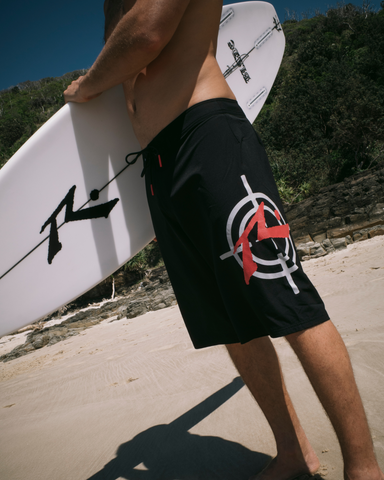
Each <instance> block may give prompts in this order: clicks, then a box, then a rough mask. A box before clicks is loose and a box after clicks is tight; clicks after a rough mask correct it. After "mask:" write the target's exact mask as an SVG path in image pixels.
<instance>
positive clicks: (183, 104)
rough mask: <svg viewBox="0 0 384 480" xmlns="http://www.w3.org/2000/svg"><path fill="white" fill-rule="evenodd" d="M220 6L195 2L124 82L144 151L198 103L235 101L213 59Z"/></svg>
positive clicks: (218, 2) (216, 2)
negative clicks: (144, 63) (141, 67)
mask: <svg viewBox="0 0 384 480" xmlns="http://www.w3.org/2000/svg"><path fill="white" fill-rule="evenodd" d="M221 7H222V2H221V0H191V1H190V4H189V5H188V7H187V9H186V11H185V13H184V16H183V18H182V20H181V22H180V24H179V25H178V28H177V30H176V32H175V34H174V35H173V37H172V39H171V40H170V42H169V43H168V44H167V45H166V47H165V48H164V49H163V50H162V51H161V53H160V55H159V56H158V57H157V58H156V59H155V60H154V61H153V62H151V63H150V64H149V65H148V66H147V67H146V68H145V69H144V70H143V71H142V72H140V73H139V74H138V75H137V76H136V77H135V78H133V79H130V80H128V81H126V82H125V83H124V84H123V86H124V93H125V98H126V102H127V108H128V113H129V116H130V118H131V121H132V124H133V128H134V130H135V134H136V136H137V138H138V140H139V142H140V144H141V145H142V147H145V146H146V145H147V144H148V143H149V142H150V141H151V140H152V139H153V138H154V137H155V136H156V135H157V134H158V133H159V132H160V131H161V130H162V129H163V128H164V127H166V126H167V125H168V124H169V123H170V122H171V121H172V120H174V119H175V118H176V117H177V116H178V115H180V114H181V113H182V112H183V111H184V110H186V109H187V108H188V107H190V106H192V105H194V104H195V103H198V102H201V101H203V100H207V99H210V98H218V97H225V98H235V96H234V95H233V93H232V91H231V90H230V88H229V87H228V85H227V82H226V81H225V80H224V77H223V75H222V73H221V71H220V68H219V66H218V64H217V62H216V59H215V53H216V39H217V33H218V27H219V21H220V15H221Z"/></svg>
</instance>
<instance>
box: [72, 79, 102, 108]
mask: <svg viewBox="0 0 384 480" xmlns="http://www.w3.org/2000/svg"><path fill="white" fill-rule="evenodd" d="M84 79H85V76H83V77H79V78H78V79H77V80H74V81H73V82H72V83H71V84H70V85H69V87H68V88H67V90H65V92H64V100H65V103H68V102H75V103H85V102H89V100H92V99H93V98H96V97H98V96H99V95H101V94H100V93H97V94H96V95H92V96H87V95H85V94H84V89H82V88H81V84H82V82H83V81H84Z"/></svg>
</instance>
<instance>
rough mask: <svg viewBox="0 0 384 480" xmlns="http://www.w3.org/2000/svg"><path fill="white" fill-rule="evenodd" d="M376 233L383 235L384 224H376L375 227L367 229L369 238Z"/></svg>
mask: <svg viewBox="0 0 384 480" xmlns="http://www.w3.org/2000/svg"><path fill="white" fill-rule="evenodd" d="M378 235H384V225H376V227H373V228H370V229H369V232H368V237H369V238H373V237H377V236H378Z"/></svg>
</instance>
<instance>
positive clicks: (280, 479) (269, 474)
mask: <svg viewBox="0 0 384 480" xmlns="http://www.w3.org/2000/svg"><path fill="white" fill-rule="evenodd" d="M319 467H320V462H319V459H318V458H317V456H316V454H315V453H314V452H313V455H311V457H310V458H308V457H307V458H306V459H305V460H304V459H303V458H302V457H301V458H299V459H297V458H296V459H294V458H293V456H290V457H287V461H282V460H281V459H280V457H279V455H278V456H277V457H275V458H274V459H272V460H271V461H270V462H269V463H268V465H267V466H266V467H265V468H264V469H263V470H262V471H261V472H260V473H259V474H257V475H256V476H254V477H251V478H250V479H249V480H309V479H310V478H311V475H312V474H314V473H316V471H317V470H318V468H319Z"/></svg>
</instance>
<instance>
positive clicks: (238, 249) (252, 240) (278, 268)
mask: <svg viewBox="0 0 384 480" xmlns="http://www.w3.org/2000/svg"><path fill="white" fill-rule="evenodd" d="M241 180H242V182H243V185H244V188H245V190H246V193H247V195H246V196H245V197H244V198H243V199H242V200H241V201H240V202H238V203H237V205H236V206H235V207H234V208H233V209H232V211H231V213H230V215H229V218H228V221H227V227H226V235H227V240H228V246H229V251H228V252H226V253H224V254H223V255H221V256H220V258H221V260H226V259H228V258H230V257H232V256H233V257H235V259H236V261H237V263H238V264H239V265H240V266H241V268H243V270H244V280H245V282H246V283H247V284H249V282H250V279H251V277H257V278H261V279H264V280H274V279H277V278H281V277H285V278H286V279H287V281H288V283H289V285H290V287H291V288H292V290H293V292H294V293H295V294H296V295H297V294H298V293H299V289H298V287H297V285H296V284H295V282H294V280H293V278H292V273H293V272H295V271H296V270H297V269H298V268H299V267H298V266H297V265H296V251H295V248H294V245H293V241H292V238H291V236H290V235H289V226H288V224H287V223H285V221H284V219H283V217H282V215H281V213H280V211H279V208H278V207H277V205H276V204H275V203H274V202H273V200H272V199H271V198H269V197H268V196H267V195H266V194H264V193H260V192H256V193H254V192H252V189H251V187H250V185H249V183H248V181H247V179H246V177H245V175H242V176H241Z"/></svg>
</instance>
